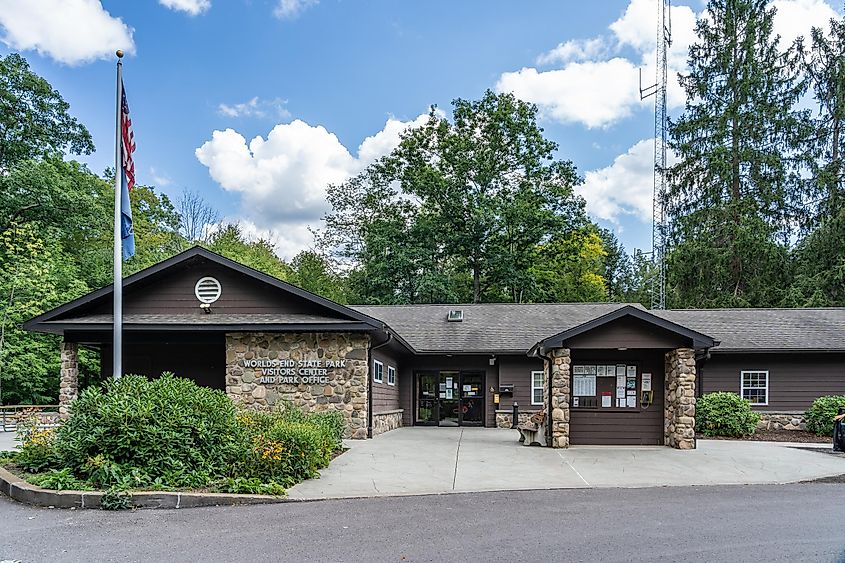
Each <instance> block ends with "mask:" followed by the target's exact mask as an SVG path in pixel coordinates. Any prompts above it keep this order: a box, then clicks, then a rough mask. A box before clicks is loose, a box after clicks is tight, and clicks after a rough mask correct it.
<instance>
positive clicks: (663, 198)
mask: <svg viewBox="0 0 845 563" xmlns="http://www.w3.org/2000/svg"><path fill="white" fill-rule="evenodd" d="M670 11H671V0H657V77H656V80H655V83H654V84H652V85H651V86H648V87H646V88H643V71H642V69H640V99H641V100H644V99H646V98H648V97H649V96H654V199H653V202H652V206H653V208H652V227H651V259H652V263H653V265H654V270H655V272H654V276H653V277H652V278H651V308H652V309H665V308H666V240H667V236H668V231H669V226H668V214H667V212H666V207H667V197H668V196H667V180H666V148H667V137H668V126H669V123H668V120H667V111H666V84H667V80H668V63H667V55H668V51H669V47H670V46H671V45H672V18H671V14H670Z"/></svg>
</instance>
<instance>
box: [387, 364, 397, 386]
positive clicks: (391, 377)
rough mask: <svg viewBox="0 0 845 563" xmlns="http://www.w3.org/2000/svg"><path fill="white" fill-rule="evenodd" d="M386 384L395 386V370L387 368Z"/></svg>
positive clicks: (390, 367) (391, 367)
mask: <svg viewBox="0 0 845 563" xmlns="http://www.w3.org/2000/svg"><path fill="white" fill-rule="evenodd" d="M387 384H388V385H396V368H395V367H393V366H387Z"/></svg>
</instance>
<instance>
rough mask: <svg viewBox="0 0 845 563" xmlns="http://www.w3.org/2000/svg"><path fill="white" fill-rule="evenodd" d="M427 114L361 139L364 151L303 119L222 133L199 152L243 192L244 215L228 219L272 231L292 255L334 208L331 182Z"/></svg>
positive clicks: (255, 230)
mask: <svg viewBox="0 0 845 563" xmlns="http://www.w3.org/2000/svg"><path fill="white" fill-rule="evenodd" d="M426 118H427V115H425V114H424V115H420V116H419V117H417V118H416V119H415V120H413V121H410V122H404V121H401V120H398V119H394V118H390V119H388V120H387V122H386V123H385V126H384V128H383V129H382V130H381V131H379V132H378V133H376V134H374V135H372V136H370V137H367V138H366V139H364V141H363V142H361V144H360V145H359V146H358V149H357V154H356V155H353V154H352V153H351V152H350V151H349V150H348V149H347V148H346V147H345V146H344V145H343V144H342V143H341V142H340V139H338V138H337V136H336V135H335V134H334V133H332V132H330V131H328V130H327V129H326V128H325V127H323V126H321V125H310V124H308V123H306V122H304V121H302V120H299V119H296V120H294V121H292V122H290V123H284V124H279V125H276V126H275V127H273V129H272V130H271V131H270V132H269V133H268V134H267V137H266V138H264V137H262V136H258V137H255V138H253V139H252V140H250V141H247V140H246V138H244V136H243V135H241V134H240V133H238V132H237V131H235V130H234V129H226V130H223V131H214V132H213V133H212V135H211V139H210V140H208V141H206V142H205V143H204V144H203V145H202V146H201V147H199V148H198V149H197V150H196V157H197V159H198V160H199V161H200V163H202V164H203V165H205V166H206V167H207V168H208V171H209V174H210V175H211V177H212V179H213V180H214V181H215V182H217V183H218V184H220V186H221V187H222V188H223V189H224V190H226V191H229V192H235V193H237V194H239V196H240V202H241V205H240V211H239V214H238V216H237V217H229V218H228V219H235V220H238V221H239V222H240V223H241V224H247V225H249V233H252V234H256V235H262V236H263V235H265V234H269V233H272V234H273V236H274V237H275V239H276V240H278V250H279V253H280V254H281V255H283V256H285V257H291V256H293V255H295V254H296V253H297V252H298V251H300V250H302V249H304V248H307V247H308V244H309V243H310V242H311V236H310V234H309V232H308V226H309V225H313V226H317V225H318V223H319V222H320V220H321V218H322V216H323V215H324V214H325V213H326V212H327V211H329V208H328V204H327V203H326V187H327V186H328V185H329V184H335V183H340V182H343V181H345V180H347V179H348V178H350V177H351V176H353V175H355V174H357V173H359V172H361V171H362V170H363V169H364V168H365V167H366V166H367V165H369V164H370V163H371V162H373V161H374V160H376V159H378V158H380V157H382V156H384V155H386V154H388V153H390V151H392V150H393V148H394V147H396V145H397V144H398V142H399V135H400V133H401V132H402V131H404V130H405V129H406V128H407V127H408V126H410V125H421V124H422V123H424V121H425V119H426Z"/></svg>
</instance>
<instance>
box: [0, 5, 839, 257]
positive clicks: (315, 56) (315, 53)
mask: <svg viewBox="0 0 845 563" xmlns="http://www.w3.org/2000/svg"><path fill="white" fill-rule="evenodd" d="M773 3H774V4H775V6H776V7H777V8H778V10H779V16H778V20H777V26H778V28H777V29H778V31H779V32H780V33H781V34H782V35H783V36H784V37H786V38H788V39H791V38H792V37H795V36H796V35H799V34H806V33H807V31H808V30H809V28H810V26H811V25H824V24H825V22H826V21H827V19H829V17H831V16H835V15H836V11H835V10H834V8H833V7H832V6H833V5H834V3H833V2H830V1H826V0H775V1H774V2H773ZM675 4H676V6H675V7H674V9H673V29H674V38H675V41H674V44H673V48H672V52H671V57H670V67H671V72H672V74H675V73H676V72H680V71H683V70H684V68H685V60H686V55H685V53H686V48H687V46H688V45H689V43H690V41H692V40H694V34H693V25H694V21H695V18H696V17H697V15H698V14H700V12H701V10H702V9H703V2H701V1H700V0H686V1H685V0H680V1H676V2H675ZM656 6H657V5H656V0H602V1H600V2H580V1H575V0H557V1H536V2H531V3H524V2H515V1H509V2H505V1H491V0H484V1H482V0H478V1H474V2H471V1H464V2H454V1H451V2H446V1H437V2H435V1H426V2H422V1H419V2H389V1H375V0H373V1H366V2H364V1H351V0H319V1H317V0H160V1H156V0H136V1H133V2H127V1H117V0H103V1H102V2H100V1H99V0H0V52H2V53H4V54H5V53H9V52H14V51H18V52H21V53H22V54H23V55H24V56H26V58H27V59H28V60H29V62H30V64H31V65H32V67H33V69H34V70H35V71H36V72H37V73H39V74H40V75H42V76H44V77H46V78H47V79H48V80H49V81H50V82H51V83H52V84H53V86H54V87H56V88H57V89H58V90H59V91H60V92H61V93H62V95H63V96H64V97H65V99H66V100H67V101H68V102H70V104H71V111H72V113H73V114H74V115H75V116H77V117H78V118H79V119H80V120H81V121H82V122H83V123H84V124H85V125H86V126H87V127H88V128H89V129H90V130H91V132H92V134H93V135H94V141H95V143H96V146H97V152H96V153H95V154H93V155H91V156H89V157H84V158H83V160H84V161H86V162H87V163H88V164H89V165H90V167H91V168H92V170H94V171H95V172H101V171H102V170H103V169H104V168H106V167H107V166H111V165H112V160H113V143H114V141H113V135H114V133H113V124H114V114H113V112H114V109H113V108H114V60H115V59H114V56H113V52H114V50H115V49H116V48H123V49H124V50H126V51H127V52H128V55H127V57H126V58H125V59H124V81H125V84H126V90H127V95H128V98H129V104H130V108H131V110H132V116H133V123H134V129H135V136H136V141H137V146H138V150H137V152H136V154H135V163H136V170H137V172H138V181H139V182H140V183H144V184H152V185H156V186H157V187H158V189H160V190H161V191H163V192H165V193H167V194H168V195H170V196H171V197H173V198H174V199H175V198H178V196H179V194H180V192H181V191H182V190H183V189H190V190H195V191H198V192H200V193H201V194H202V195H203V196H204V197H205V198H206V199H207V200H208V201H209V202H210V203H211V204H212V205H213V206H214V207H216V208H217V209H218V210H219V211H220V213H221V215H222V216H223V217H224V218H225V219H226V220H237V221H240V222H241V223H242V224H243V225H244V227H245V229H246V231H247V232H249V233H252V234H254V235H267V234H269V235H270V236H271V237H272V239H273V240H274V241H275V242H276V243H277V249H278V251H279V254H280V255H282V256H285V257H290V256H292V255H293V254H295V253H296V252H297V251H298V250H300V249H302V248H306V247H308V246H309V245H310V242H311V241H310V235H309V233H308V230H307V227H308V226H309V225H311V226H319V218H320V216H321V215H322V214H323V213H324V212H325V211H326V204H325V199H324V186H325V184H326V182H329V181H332V182H337V181H342V180H343V179H345V178H346V177H348V176H349V175H351V174H354V173H356V172H357V171H359V170H361V169H362V168H363V167H364V166H366V164H367V163H368V162H370V161H371V160H372V159H374V158H377V157H378V156H380V155H382V154H385V153H386V152H388V151H389V150H390V148H391V147H392V146H394V145H395V142H396V138H397V137H398V133H399V131H401V130H402V129H403V128H404V127H405V126H407V125H408V124H409V123H411V122H413V121H414V120H415V119H418V118H419V116H420V115H422V114H424V113H425V112H426V111H427V108H428V106H429V105H430V104H437V105H438V106H439V107H441V108H443V109H447V110H448V107H449V103H450V101H451V100H452V99H454V98H456V97H463V98H478V97H480V96H481V95H482V94H483V92H484V90H485V89H487V88H491V89H495V90H499V91H513V92H514V93H516V94H517V95H518V96H519V97H521V98H523V99H526V100H528V101H532V102H535V103H537V104H538V105H539V107H540V110H541V125H542V126H543V127H544V128H545V129H546V131H547V133H548V135H549V137H551V138H552V139H554V140H555V141H557V142H558V144H559V145H560V150H559V156H560V157H561V158H566V159H570V160H572V161H573V162H574V163H575V164H576V166H577V167H578V169H579V172H580V173H581V175H582V176H584V177H585V178H586V182H585V184H584V186H582V187H581V188H580V193H582V195H583V196H584V197H585V199H586V200H587V203H588V210H589V212H590V213H591V215H592V216H593V217H594V218H595V219H596V220H597V221H598V222H599V223H600V224H602V225H604V226H608V227H611V228H613V229H614V230H616V232H617V233H618V236H619V237H620V238H621V239H622V240H623V242H624V243H625V244H626V246H627V247H628V248H629V250H630V249H633V248H634V247H637V248H645V249H648V248H649V246H650V237H651V226H650V222H649V218H650V198H651V186H652V178H651V169H652V164H651V163H652V156H653V151H652V140H651V139H652V138H653V117H652V115H653V114H652V111H653V102H652V101H647V102H645V103H642V102H640V101H639V96H638V90H637V88H638V81H637V76H638V75H637V72H638V69H639V68H640V67H643V68H644V74H645V76H646V77H653V76H654V66H653V60H654V43H655V37H654V34H655V27H656V24H655V19H654V18H655V16H656ZM837 8H841V6H837ZM669 97H670V105H671V107H672V111H673V113H677V112H678V110H679V109H680V108H681V107H682V104H683V101H684V100H683V94H682V92H681V91H680V89H679V88H678V86H677V84H676V83H675V82H674V81H673V83H672V84H671V85H670V89H669ZM256 138H258V140H257V141H254V140H253V139H256Z"/></svg>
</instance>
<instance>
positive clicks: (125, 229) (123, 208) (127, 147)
mask: <svg viewBox="0 0 845 563" xmlns="http://www.w3.org/2000/svg"><path fill="white" fill-rule="evenodd" d="M120 92H121V101H120V155H121V174H120V186H121V194H120V200H121V201H120V236H121V239H122V240H123V259H124V260H126V259H129V258H131V257H132V256H134V255H135V230H134V229H133V228H132V205H131V203H130V200H129V191H130V190H132V188H134V187H135V162H134V161H133V160H132V153H133V152H135V134H134V133H133V132H132V118H131V117H129V104H128V103H127V101H126V90H125V89H124V88H123V81H122V80H121V83H120Z"/></svg>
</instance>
